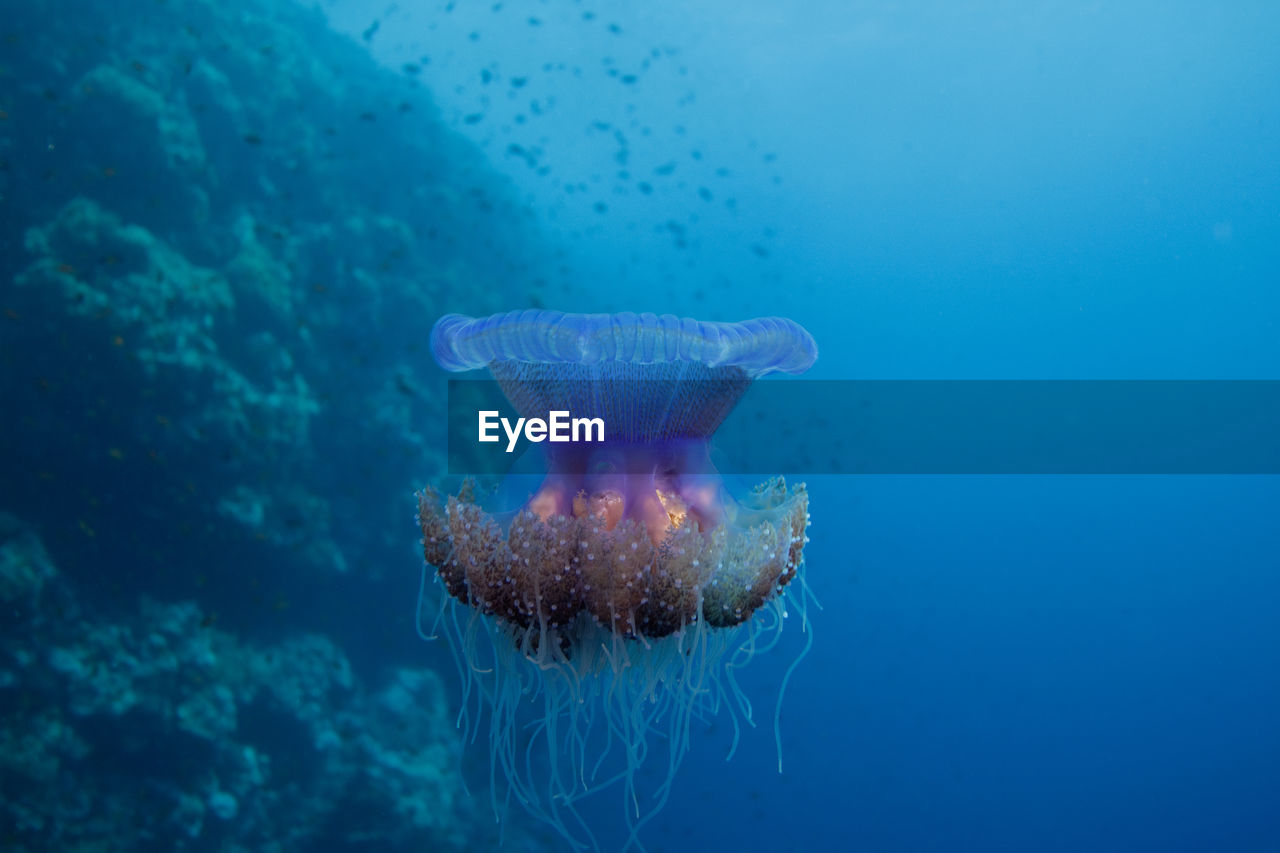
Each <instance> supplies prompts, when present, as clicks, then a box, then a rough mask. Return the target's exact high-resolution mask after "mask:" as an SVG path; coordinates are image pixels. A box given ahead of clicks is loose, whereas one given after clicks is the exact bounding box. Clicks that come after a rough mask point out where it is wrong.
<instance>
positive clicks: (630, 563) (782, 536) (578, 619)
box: [417, 310, 817, 849]
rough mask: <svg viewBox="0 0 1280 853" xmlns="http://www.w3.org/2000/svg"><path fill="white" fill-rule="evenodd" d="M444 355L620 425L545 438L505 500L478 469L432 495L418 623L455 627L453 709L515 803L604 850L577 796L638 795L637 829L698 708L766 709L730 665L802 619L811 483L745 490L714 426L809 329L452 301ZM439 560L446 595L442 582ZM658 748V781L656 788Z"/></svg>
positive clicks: (791, 355) (429, 632) (440, 327)
mask: <svg viewBox="0 0 1280 853" xmlns="http://www.w3.org/2000/svg"><path fill="white" fill-rule="evenodd" d="M431 350H432V353H433V355H434V357H435V359H436V361H437V363H438V364H439V365H440V366H441V367H442V368H444V369H445V370H449V371H467V370H473V369H479V368H487V369H488V371H489V372H490V373H491V374H492V376H493V378H494V379H495V380H496V381H497V383H498V384H499V386H500V387H501V389H502V391H503V393H504V394H505V395H506V396H507V398H508V400H509V401H510V402H511V404H512V406H513V407H514V408H515V409H516V411H517V412H518V414H519V415H521V416H523V417H534V416H543V415H546V413H548V412H549V411H555V410H566V411H572V412H574V413H578V412H583V411H588V412H591V413H593V414H597V415H599V416H600V417H601V419H602V420H603V421H604V423H605V424H606V425H607V427H606V435H605V440H604V441H601V442H596V443H587V442H573V443H569V444H550V443H548V444H544V445H539V447H541V448H542V449H543V451H544V455H545V463H546V472H545V477H544V478H543V479H542V480H541V482H540V483H539V484H538V485H537V486H536V488H532V489H529V490H528V491H527V492H526V494H524V495H523V496H522V497H523V502H522V504H520V505H519V506H518V507H517V508H515V509H514V510H512V511H508V512H507V513H505V514H503V513H500V512H497V511H493V512H490V511H489V510H488V509H486V508H485V506H484V501H483V500H482V499H481V498H480V496H479V489H478V487H477V485H476V483H475V482H474V481H473V480H467V481H464V483H463V485H462V487H461V488H460V489H459V490H458V492H457V493H456V494H453V495H450V496H448V497H447V498H442V496H441V495H440V494H439V493H438V492H437V491H436V490H435V489H434V488H431V487H428V488H426V489H424V490H423V491H422V492H420V493H419V494H418V495H417V498H418V522H419V526H420V528H421V533H422V548H423V555H424V557H425V563H426V568H425V569H424V573H423V585H422V594H421V595H420V601H419V608H418V618H419V632H420V633H422V634H423V635H424V636H426V637H434V636H436V635H437V632H439V631H440V630H442V629H443V631H444V632H445V633H448V634H449V635H450V636H451V637H452V643H451V647H452V648H453V649H454V651H455V658H456V660H457V662H458V668H459V671H460V674H461V676H462V680H463V700H462V711H461V713H460V716H459V724H460V726H462V727H463V728H464V729H466V730H467V732H468V739H469V740H471V741H473V742H474V741H475V740H477V739H478V738H479V737H480V733H481V732H482V731H486V733H487V738H486V739H487V740H488V743H489V747H490V764H489V767H490V790H491V796H492V798H493V807H494V810H495V812H496V814H497V816H498V817H499V819H502V818H503V816H504V815H505V813H506V810H507V808H508V807H509V804H510V801H511V800H512V799H515V800H516V801H518V802H519V803H520V804H522V805H523V806H524V807H525V808H526V809H528V810H529V811H530V812H531V813H533V814H534V815H535V816H536V817H538V818H541V819H543V820H545V821H547V822H548V823H549V824H551V825H552V826H554V827H555V828H556V829H557V830H559V831H560V833H561V834H562V835H563V836H564V837H565V838H566V839H568V840H569V842H570V843H571V845H572V846H573V847H574V848H575V849H595V848H597V844H596V840H595V835H594V833H593V832H592V828H591V826H590V825H589V822H588V821H587V820H586V819H585V818H584V816H583V814H582V811H581V809H580V808H579V804H580V803H581V801H582V799H583V798H584V797H586V796H589V795H591V794H593V793H595V792H597V791H599V790H601V789H604V788H608V787H611V786H614V785H617V786H620V787H621V789H622V791H623V805H624V813H625V815H626V826H627V831H628V833H629V834H628V838H627V840H626V847H628V848H637V849H642V845H641V843H640V840H639V830H640V828H641V827H642V826H643V825H644V823H645V822H646V821H647V820H649V819H650V818H651V817H652V816H653V815H655V814H657V813H658V811H659V810H660V809H661V808H662V806H663V804H664V803H665V802H666V800H667V798H668V795H669V794H670V790H671V784H672V780H673V779H674V777H675V774H676V770H677V769H678V767H679V765H680V762H681V759H682V758H683V757H684V755H685V753H686V752H687V750H688V747H689V743H690V728H691V724H692V723H693V722H694V721H697V720H707V719H710V718H711V717H713V716H715V715H716V714H718V713H719V712H721V711H722V710H724V711H727V712H728V715H729V716H730V718H731V719H732V721H733V731H734V735H733V744H732V745H731V746H730V750H729V752H730V755H732V753H733V751H734V749H735V748H736V746H737V743H738V739H739V736H740V733H741V725H742V723H744V722H745V723H748V724H751V725H754V720H753V716H752V708H751V703H750V702H749V701H748V699H747V696H746V695H745V693H744V692H743V691H742V690H741V689H740V688H739V685H738V682H737V679H736V672H737V671H738V670H739V669H741V668H742V667H743V666H745V665H746V664H747V663H748V662H749V661H750V660H751V659H752V658H753V657H754V656H755V655H757V654H759V653H761V652H763V651H766V650H767V649H769V648H771V647H772V646H773V645H775V644H776V643H777V642H778V639H779V636H780V634H781V631H782V627H783V624H784V620H785V618H786V617H787V616H788V615H789V613H790V612H791V611H794V612H797V613H798V614H799V616H800V620H799V621H800V623H801V630H802V632H803V633H804V637H805V639H804V647H803V650H802V651H801V652H800V653H799V654H798V655H797V656H796V658H795V660H794V661H793V662H792V664H791V667H790V668H788V669H787V671H786V675H785V676H784V677H783V679H782V680H781V683H780V685H779V691H778V699H777V706H776V707H775V713H774V736H775V739H776V740H777V742H778V747H779V769H781V741H780V734H779V728H778V715H779V713H780V708H781V696H782V692H783V691H784V690H785V686H786V681H787V679H788V678H789V677H790V674H791V672H792V671H793V669H794V666H795V664H796V663H798V662H799V659H800V658H801V657H803V654H804V652H805V651H807V650H808V648H809V644H810V643H811V642H812V631H811V629H810V626H809V624H808V617H807V615H806V602H807V601H808V592H807V589H806V587H805V585H804V579H803V567H804V546H805V543H806V542H807V541H808V537H807V535H806V528H807V527H808V525H809V512H808V494H807V492H806V491H805V488H804V486H803V485H802V484H801V485H792V486H788V485H787V483H786V482H785V480H784V479H783V478H782V477H774V478H773V479H771V480H769V481H768V482H765V483H763V484H760V485H758V486H756V487H755V488H754V489H751V490H750V491H749V492H748V493H746V494H744V495H739V496H732V495H730V494H729V492H728V491H727V489H726V488H725V486H724V483H723V481H722V478H721V476H720V474H719V473H718V472H717V470H716V468H715V466H714V465H713V464H712V463H711V460H710V455H709V451H708V445H709V441H710V439H711V436H712V434H713V433H714V432H715V430H716V428H717V427H719V426H720V424H721V423H722V422H723V420H724V419H725V417H727V416H728V414H729V413H730V411H731V410H732V409H733V407H734V406H735V404H736V403H737V401H738V400H739V399H740V397H741V396H742V394H743V393H745V392H746V390H747V389H748V387H749V386H750V384H751V383H752V381H753V380H754V379H756V378H757V377H760V376H762V375H765V374H768V373H773V372H782V373H790V374H797V373H802V372H803V371H805V370H807V369H808V368H809V367H810V366H811V365H812V364H813V362H814V360H815V359H816V358H817V347H816V344H815V343H814V340H813V338H812V337H811V336H810V335H809V333H808V332H806V331H805V330H804V329H803V328H802V327H801V326H799V325H798V324H797V323H795V322H793V321H791V320H786V319H782V318H776V317H769V318H761V319H755V320H748V321H744V322H739V323H718V322H701V321H697V320H692V319H688V318H679V317H675V316H672V315H661V316H657V315H654V314H631V313H621V314H612V315H610V314H565V313H560V312H555V311H532V310H531V311H513V312H509V313H505V314H496V315H493V316H491V317H484V318H470V317H464V316H461V315H457V314H450V315H447V316H445V317H442V318H441V319H440V320H439V321H438V322H437V323H436V324H435V326H434V328H433V329H432V332H431ZM429 577H433V578H434V579H435V581H436V584H437V585H438V586H437V587H436V588H442V590H443V594H440V595H438V596H436V597H435V599H436V601H438V604H436V606H435V608H434V613H435V616H434V626H433V627H432V628H430V629H427V628H425V627H423V626H424V624H425V623H426V621H427V620H429V619H430V618H431V615H430V614H431V611H432V609H433V608H432V605H431V601H432V596H430V595H429V594H428V584H427V579H428V578H429ZM648 764H653V765H656V766H657V767H658V768H659V771H660V772H659V773H658V774H657V776H658V777H660V778H661V779H662V780H663V781H662V782H661V783H659V784H657V785H656V787H655V788H654V789H653V790H643V791H642V790H641V787H642V786H641V785H640V784H639V782H638V771H639V770H640V769H641V768H642V767H644V766H646V765H648Z"/></svg>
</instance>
